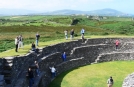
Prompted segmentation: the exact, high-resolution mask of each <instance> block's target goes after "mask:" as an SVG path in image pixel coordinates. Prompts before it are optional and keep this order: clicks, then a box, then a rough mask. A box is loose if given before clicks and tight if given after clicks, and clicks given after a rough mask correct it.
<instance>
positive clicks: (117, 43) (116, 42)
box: [115, 40, 119, 50]
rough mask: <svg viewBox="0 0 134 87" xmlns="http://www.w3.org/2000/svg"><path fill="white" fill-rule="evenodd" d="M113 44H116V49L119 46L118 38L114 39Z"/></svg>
mask: <svg viewBox="0 0 134 87" xmlns="http://www.w3.org/2000/svg"><path fill="white" fill-rule="evenodd" d="M115 45H116V50H117V49H118V46H119V40H116V41H115Z"/></svg>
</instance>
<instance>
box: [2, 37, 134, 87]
mask: <svg viewBox="0 0 134 87" xmlns="http://www.w3.org/2000/svg"><path fill="white" fill-rule="evenodd" d="M116 40H119V42H120V44H119V48H118V50H116V49H115V41H116ZM133 45H134V39H133V38H98V39H86V40H85V41H84V42H82V41H81V40H76V41H71V42H66V43H59V44H55V45H51V46H47V47H44V48H41V49H39V53H38V54H36V53H34V52H29V53H28V54H27V55H25V56H16V57H6V58H1V59H0V67H1V70H0V73H1V75H4V76H5V77H6V74H5V71H8V74H10V76H9V77H8V79H6V78H5V81H6V84H7V85H10V87H28V79H27V76H26V74H27V70H28V67H29V66H30V67H32V68H33V69H35V65H34V61H35V60H36V61H38V62H39V67H40V71H41V74H40V76H39V77H36V78H35V84H34V87H48V85H49V84H50V82H51V80H52V79H51V73H50V69H49V67H51V66H55V68H56V70H57V75H59V74H61V73H62V72H64V71H67V70H69V69H73V68H76V67H80V66H83V65H88V64H94V63H100V62H107V61H118V60H134V46H133ZM63 52H66V53H67V60H66V61H65V62H63V61H62V58H61V54H62V53H63ZM7 66H8V68H9V67H10V70H7V69H6V68H5V67H7ZM9 78H10V79H9ZM124 78H125V77H124ZM8 81H10V83H8ZM125 87H126V86H125Z"/></svg>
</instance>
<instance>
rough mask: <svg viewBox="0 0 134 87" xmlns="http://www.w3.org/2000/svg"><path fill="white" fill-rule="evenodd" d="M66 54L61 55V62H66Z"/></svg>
mask: <svg viewBox="0 0 134 87" xmlns="http://www.w3.org/2000/svg"><path fill="white" fill-rule="evenodd" d="M66 57H67V56H66V52H64V53H63V54H62V59H63V61H66Z"/></svg>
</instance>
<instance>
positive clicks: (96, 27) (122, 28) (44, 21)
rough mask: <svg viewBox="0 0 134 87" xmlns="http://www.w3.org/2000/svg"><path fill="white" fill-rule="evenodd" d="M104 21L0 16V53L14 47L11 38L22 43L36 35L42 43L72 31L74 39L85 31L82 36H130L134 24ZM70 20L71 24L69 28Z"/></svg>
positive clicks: (121, 19)
mask: <svg viewBox="0 0 134 87" xmlns="http://www.w3.org/2000/svg"><path fill="white" fill-rule="evenodd" d="M106 18H107V19H101V20H91V19H89V18H87V17H86V16H80V15H78V16H61V15H60V16H58V15H55V16H49V15H31V16H30V15H25V16H5V17H0V52H3V51H5V50H9V49H12V48H14V38H16V36H19V35H20V34H21V35H22V36H23V38H24V44H25V45H26V44H31V43H32V42H33V41H35V34H36V32H39V34H40V35H41V38H40V41H41V42H46V41H51V40H55V39H62V38H64V31H65V30H68V34H70V30H71V29H74V31H75V37H78V36H80V30H81V29H82V28H84V29H85V31H86V32H85V35H87V36H91V35H97V36H98V35H99V36H103V35H104V36H105V35H113V36H114V35H121V36H122V35H128V36H133V35H134V21H132V20H131V18H130V17H106ZM74 21H76V22H77V23H75V24H74V25H71V24H72V23H73V22H74Z"/></svg>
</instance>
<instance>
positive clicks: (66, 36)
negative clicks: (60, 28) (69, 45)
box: [64, 30, 68, 40]
mask: <svg viewBox="0 0 134 87" xmlns="http://www.w3.org/2000/svg"><path fill="white" fill-rule="evenodd" d="M64 33H65V38H66V40H67V39H68V31H67V30H65V31H64Z"/></svg>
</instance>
